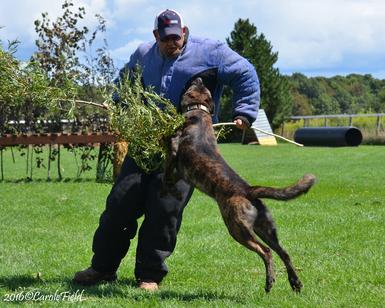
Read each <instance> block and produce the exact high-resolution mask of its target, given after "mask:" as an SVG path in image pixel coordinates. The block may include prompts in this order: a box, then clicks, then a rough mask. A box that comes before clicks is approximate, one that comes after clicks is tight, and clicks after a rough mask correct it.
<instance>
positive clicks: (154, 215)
mask: <svg viewBox="0 0 385 308" xmlns="http://www.w3.org/2000/svg"><path fill="white" fill-rule="evenodd" d="M153 34H154V37H155V39H156V42H150V43H145V44H142V45H140V46H139V47H138V49H137V50H136V51H135V52H134V54H133V55H132V56H131V58H130V62H129V63H128V64H127V65H126V66H125V67H124V68H123V70H122V71H121V74H123V73H124V72H126V71H127V70H133V69H134V68H135V66H136V65H137V64H139V65H140V66H141V68H142V70H143V72H142V78H143V83H144V86H152V87H154V89H155V91H156V92H157V93H159V94H160V95H163V96H164V97H166V98H168V99H170V100H171V101H172V103H173V104H174V105H175V106H176V107H177V108H178V107H179V102H180V99H181V96H182V94H183V93H184V91H185V90H186V89H187V87H188V86H189V84H190V82H191V81H192V80H194V79H195V78H196V77H198V76H200V77H202V79H203V81H204V83H205V85H206V87H207V88H208V89H209V90H210V91H211V93H212V97H213V99H214V101H215V103H216V108H215V113H214V115H213V120H214V122H215V121H217V117H218V112H219V99H220V96H221V93H222V89H223V85H225V84H227V85H229V86H230V87H231V88H232V89H233V93H234V95H233V101H234V102H233V115H234V122H235V124H236V126H237V127H238V128H240V129H244V128H246V127H249V126H250V124H251V123H252V122H253V121H254V120H255V118H256V116H257V111H258V106H259V82H258V77H257V74H256V72H255V70H254V68H253V66H252V65H251V64H250V63H249V62H248V61H247V60H246V59H244V58H242V57H241V56H240V55H238V54H237V53H236V52H234V51H232V50H231V49H230V48H229V47H228V46H227V45H226V44H224V43H220V42H217V41H213V40H209V39H202V38H195V37H188V29H187V27H185V26H184V24H183V20H182V17H181V16H180V15H179V14H178V13H177V12H175V11H173V10H164V11H162V12H160V13H159V14H158V15H157V16H156V18H155V24H154V31H153ZM162 176H163V174H162V170H158V171H156V172H152V173H150V174H146V173H144V172H143V171H142V170H141V169H140V168H139V167H138V166H137V165H136V164H135V162H134V161H133V160H132V159H131V158H130V157H126V158H125V161H124V163H123V166H122V169H121V173H120V175H119V177H118V179H117V180H116V182H115V184H114V186H113V188H112V190H111V192H110V194H109V196H108V198H107V202H106V209H105V211H104V212H103V214H102V215H101V217H100V223H99V227H98V229H97V230H96V232H95V235H94V239H93V246H92V248H93V252H94V256H93V258H92V263H91V267H90V268H88V269H86V270H83V271H80V272H78V273H76V274H75V277H74V281H75V282H77V283H80V284H95V283H98V282H100V281H113V280H115V279H116V277H117V276H116V271H117V269H118V267H119V265H120V262H121V260H122V259H123V258H124V256H125V255H126V253H127V251H128V248H129V246H130V240H131V239H133V238H134V237H135V235H136V232H137V228H138V224H137V219H138V218H139V217H141V216H143V215H144V220H143V223H142V225H141V227H140V230H139V235H138V246H137V251H136V263H135V277H136V279H137V281H138V286H139V288H142V289H145V290H156V289H158V285H159V283H160V282H161V281H162V279H163V278H164V277H165V275H166V274H167V272H168V269H167V266H166V264H165V259H166V258H167V257H168V256H170V255H171V253H172V252H173V250H174V248H175V245H176V236H177V233H178V231H179V228H180V226H181V221H182V213H183V209H184V207H185V206H186V204H187V202H188V201H189V199H190V197H191V194H192V191H193V188H192V187H190V186H189V185H188V184H187V183H186V182H184V181H183V180H180V181H179V182H177V183H176V190H177V191H179V192H180V195H181V196H182V200H177V199H176V198H174V197H173V196H171V195H170V196H161V194H160V191H161V186H162Z"/></svg>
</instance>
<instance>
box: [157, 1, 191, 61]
mask: <svg viewBox="0 0 385 308" xmlns="http://www.w3.org/2000/svg"><path fill="white" fill-rule="evenodd" d="M153 33H154V36H155V39H156V41H157V43H158V46H159V50H160V52H161V53H162V54H163V55H164V56H166V57H170V58H172V57H176V56H178V55H179V54H180V53H181V52H182V47H183V44H184V39H185V34H186V27H185V26H184V24H183V19H182V16H180V14H178V13H177V12H176V11H174V10H169V9H167V10H164V11H161V12H160V13H159V14H158V15H157V16H156V18H155V23H154V31H153Z"/></svg>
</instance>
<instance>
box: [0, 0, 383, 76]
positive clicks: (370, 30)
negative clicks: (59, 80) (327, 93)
mask: <svg viewBox="0 0 385 308" xmlns="http://www.w3.org/2000/svg"><path fill="white" fill-rule="evenodd" d="M74 1H75V3H76V4H81V5H83V6H85V7H86V11H87V15H86V20H85V23H86V25H87V26H89V27H90V28H92V26H93V25H95V22H96V21H95V19H94V17H93V15H94V14H95V13H100V14H101V15H102V16H104V17H105V18H106V19H107V21H108V23H107V27H108V37H107V39H108V41H109V43H110V46H111V48H112V49H113V51H112V53H113V55H116V57H120V58H125V59H128V57H129V53H130V52H132V51H133V50H134V49H135V48H136V45H137V44H138V43H139V42H141V41H147V40H151V39H152V33H151V32H152V26H153V19H154V17H155V14H156V13H158V12H159V11H160V10H161V9H164V8H174V9H176V10H178V11H179V12H180V13H182V15H183V17H184V19H185V22H186V24H187V25H188V26H189V28H190V30H191V34H192V35H199V36H205V37H211V38H214V39H220V40H222V41H223V40H225V38H226V37H228V36H229V35H230V32H231V31H232V30H233V27H234V23H235V22H236V21H237V20H238V18H244V19H245V18H249V19H250V21H251V22H252V23H254V24H255V26H256V27H257V29H258V32H259V33H261V32H262V33H264V34H265V36H266V38H267V39H268V40H270V41H271V43H272V45H273V50H274V51H278V52H279V61H278V67H279V68H280V69H281V70H282V71H285V72H290V71H314V72H315V71H317V70H318V71H322V72H325V71H327V70H330V71H334V70H335V69H340V70H341V71H349V70H355V71H361V72H363V71H365V68H366V69H367V70H368V71H367V72H368V73H374V74H376V72H381V71H382V72H383V71H384V70H385V64H384V63H385V55H384V56H382V54H384V53H383V51H384V50H385V35H384V33H385V22H384V20H385V1H383V0H365V1H363V0H323V1H319V0H290V1H287V0H238V1H233V0H223V1H207V0H196V1H183V2H176V1H171V0H166V1H162V2H160V1H155V0H110V1H107V0H74ZM61 3H62V1H59V0H57V1H52V0H38V1H37V0H35V1H33V0H2V1H0V25H3V26H6V27H7V28H5V29H2V30H0V35H1V38H2V39H3V40H4V39H12V38H19V39H20V40H22V41H23V43H25V42H29V43H30V44H31V43H32V44H33V40H34V39H35V37H36V34H35V31H34V26H33V20H35V19H36V18H39V17H40V13H41V12H43V11H48V13H49V15H50V17H51V19H55V18H56V16H58V14H60V12H61ZM10 12H16V13H14V14H10ZM381 58H382V60H383V61H381ZM374 61H375V62H374Z"/></svg>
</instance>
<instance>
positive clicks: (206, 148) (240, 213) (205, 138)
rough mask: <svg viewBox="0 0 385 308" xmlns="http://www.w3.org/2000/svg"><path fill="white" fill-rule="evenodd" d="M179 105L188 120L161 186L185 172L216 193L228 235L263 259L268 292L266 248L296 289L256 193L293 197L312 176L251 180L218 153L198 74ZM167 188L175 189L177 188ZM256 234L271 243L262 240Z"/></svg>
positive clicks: (269, 272) (209, 102) (201, 187)
mask: <svg viewBox="0 0 385 308" xmlns="http://www.w3.org/2000/svg"><path fill="white" fill-rule="evenodd" d="M181 108H182V111H183V112H184V114H185V117H186V122H185V124H184V126H183V128H182V129H181V130H180V131H179V132H178V133H177V135H176V136H175V138H173V139H172V141H171V149H170V155H169V159H168V160H167V162H166V166H165V181H164V182H165V189H166V190H167V187H170V184H172V183H174V182H175V181H176V180H177V178H183V179H184V180H185V181H187V182H188V183H190V184H191V185H194V186H195V187H197V188H198V189H199V190H201V191H202V192H204V193H206V194H207V195H209V196H210V197H212V198H214V199H215V200H216V201H217V202H218V205H219V208H220V211H221V214H222V217H223V220H224V222H225V224H226V226H227V228H228V230H229V232H230V234H231V236H232V237H233V238H234V239H235V240H236V241H238V242H239V243H240V244H242V245H243V246H245V247H246V248H248V249H250V250H252V251H254V252H256V253H257V254H258V255H259V256H260V257H261V258H262V259H263V261H264V263H265V268H266V285H265V290H266V292H269V291H270V289H271V287H272V285H273V283H274V281H275V273H274V268H273V259H272V253H271V250H270V248H271V249H272V250H274V251H275V252H276V253H277V254H278V255H279V257H280V258H281V259H282V261H283V262H284V264H285V266H286V269H287V273H288V277H289V282H290V285H291V287H292V289H293V290H294V291H296V292H299V291H300V290H301V288H302V283H301V281H300V280H299V278H298V276H297V273H296V271H295V269H294V267H293V265H292V263H291V260H290V257H289V255H288V253H287V252H286V251H285V250H284V249H283V248H282V247H281V245H280V244H279V242H278V237H277V231H276V227H275V224H274V221H273V219H272V217H271V215H270V213H269V211H268V209H267V208H266V206H265V205H264V204H263V202H262V201H261V200H260V199H259V198H271V199H276V200H288V199H292V198H295V197H297V196H299V195H301V194H303V193H305V192H307V191H308V190H309V189H310V187H311V186H312V185H313V184H314V182H315V177H314V176H313V175H305V176H304V177H303V178H302V179H300V180H299V181H298V182H297V183H296V184H294V185H292V186H288V187H285V188H272V187H263V186H250V185H249V184H248V183H246V181H244V180H243V179H242V178H241V177H240V176H239V175H238V174H237V173H236V172H235V171H234V170H233V169H231V167H230V166H229V165H228V164H227V163H226V162H225V160H224V159H223V158H222V156H221V155H220V154H219V151H218V148H217V142H216V138H215V135H214V130H213V127H212V121H211V113H212V112H213V108H214V103H213V100H212V98H211V95H210V92H209V91H208V89H207V88H206V87H205V86H204V84H203V82H202V79H201V78H197V79H196V80H194V81H193V83H192V84H191V86H190V87H189V88H188V90H187V91H186V92H185V94H184V95H183V97H182V101H181ZM175 171H176V172H175ZM171 186H172V185H171ZM169 193H171V194H174V195H175V192H170V191H169ZM257 236H258V237H259V238H260V239H262V241H263V242H265V243H266V244H267V246H269V247H270V248H268V247H267V246H266V245H264V244H262V242H261V241H260V240H258V238H257Z"/></svg>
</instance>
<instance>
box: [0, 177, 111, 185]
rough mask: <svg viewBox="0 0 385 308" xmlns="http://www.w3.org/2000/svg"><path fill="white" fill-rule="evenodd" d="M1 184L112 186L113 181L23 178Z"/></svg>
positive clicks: (2, 181) (0, 181) (4, 181)
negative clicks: (85, 184)
mask: <svg viewBox="0 0 385 308" xmlns="http://www.w3.org/2000/svg"><path fill="white" fill-rule="evenodd" d="M0 183H8V184H18V183H22V184H28V183H32V184H33V183H99V184H106V183H107V184H110V183H112V180H111V181H110V180H105V181H97V180H95V179H92V178H84V179H83V178H63V179H61V180H59V179H51V180H49V179H41V178H37V179H33V180H31V179H30V178H21V179H4V180H0Z"/></svg>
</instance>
